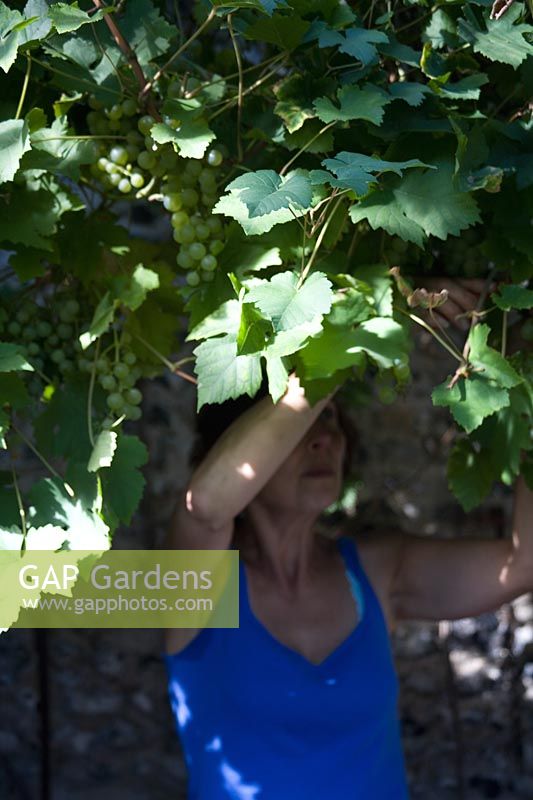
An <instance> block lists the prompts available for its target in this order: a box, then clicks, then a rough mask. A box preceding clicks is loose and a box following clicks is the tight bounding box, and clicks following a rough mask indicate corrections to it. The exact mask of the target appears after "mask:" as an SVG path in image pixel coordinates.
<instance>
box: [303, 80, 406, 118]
mask: <svg viewBox="0 0 533 800" xmlns="http://www.w3.org/2000/svg"><path fill="white" fill-rule="evenodd" d="M337 98H338V100H339V103H340V108H337V106H335V105H333V103H332V102H331V100H330V99H329V97H320V98H318V100H315V102H314V108H315V113H316V115H317V117H318V118H319V119H321V120H322V122H325V123H330V122H338V121H348V120H352V119H364V120H366V121H367V122H372V123H374V125H380V123H381V122H382V121H383V115H384V113H385V112H384V108H385V106H386V105H387V104H388V103H390V102H391V100H392V98H391V97H390V95H388V94H387V93H386V92H385V91H383V89H380V88H379V87H378V86H374V84H366V85H365V86H364V87H363V88H362V89H360V88H359V87H358V86H342V87H341V88H340V89H339V90H338V92H337Z"/></svg>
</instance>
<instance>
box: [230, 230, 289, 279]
mask: <svg viewBox="0 0 533 800" xmlns="http://www.w3.org/2000/svg"><path fill="white" fill-rule="evenodd" d="M281 263H282V261H281V257H280V251H279V247H273V246H271V245H269V244H268V243H266V242H265V241H264V240H263V239H261V238H257V239H253V240H252V239H248V238H247V237H245V236H244V235H243V233H242V230H241V229H240V228H238V227H237V225H235V224H234V223H231V227H229V226H228V233H227V236H226V245H225V247H224V250H223V251H222V253H221V254H220V255H219V256H218V264H219V267H220V269H221V270H224V271H227V272H233V273H234V274H235V275H236V276H237V277H238V278H239V279H240V280H242V279H243V278H244V276H245V275H247V274H248V273H250V272H259V271H260V270H262V269H265V268H266V267H279V266H280V265H281Z"/></svg>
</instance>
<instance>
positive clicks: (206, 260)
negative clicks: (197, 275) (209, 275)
mask: <svg viewBox="0 0 533 800" xmlns="http://www.w3.org/2000/svg"><path fill="white" fill-rule="evenodd" d="M200 266H201V267H202V269H203V270H205V271H206V272H212V270H214V269H216V268H217V260H216V258H215V256H212V255H206V256H204V257H203V258H202V260H201V262H200Z"/></svg>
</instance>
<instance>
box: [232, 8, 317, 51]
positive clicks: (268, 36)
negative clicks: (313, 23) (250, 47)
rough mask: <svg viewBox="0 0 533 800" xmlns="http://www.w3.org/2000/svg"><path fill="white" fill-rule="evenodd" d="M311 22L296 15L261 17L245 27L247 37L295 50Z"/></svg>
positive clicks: (244, 31)
mask: <svg viewBox="0 0 533 800" xmlns="http://www.w3.org/2000/svg"><path fill="white" fill-rule="evenodd" d="M309 25H310V23H309V22H306V21H305V20H303V19H301V17H298V16H296V15H293V14H291V16H283V15H281V14H274V15H273V16H272V17H270V18H267V17H260V18H259V19H258V20H257V21H256V22H254V23H253V25H249V26H247V27H246V28H244V29H243V34H244V36H245V37H246V38H247V39H252V40H254V41H259V42H268V43H269V44H275V45H277V46H278V47H279V48H281V49H282V50H294V48H295V47H298V45H299V44H300V42H301V41H302V39H303V37H304V36H305V34H306V33H307V30H308V29H309Z"/></svg>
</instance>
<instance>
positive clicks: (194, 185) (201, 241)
mask: <svg viewBox="0 0 533 800" xmlns="http://www.w3.org/2000/svg"><path fill="white" fill-rule="evenodd" d="M222 161H223V156H222V153H221V151H220V150H217V149H212V150H209V152H208V153H207V155H206V156H205V158H204V159H203V161H199V160H193V159H180V167H181V169H180V171H179V172H178V173H176V174H174V175H172V176H169V177H168V178H167V180H166V182H165V183H164V184H163V186H162V187H161V190H162V193H163V205H164V206H165V208H166V209H167V211H170V212H171V214H172V216H171V218H170V222H171V225H172V229H173V236H174V241H176V242H177V243H178V244H179V245H180V249H179V253H178V255H177V257H176V262H177V264H178V266H179V267H181V268H182V269H184V270H186V276H185V279H186V281H187V283H188V285H189V286H193V287H194V286H199V284H200V283H201V282H202V281H204V282H209V281H212V280H213V278H214V271H215V270H216V268H217V266H218V261H217V256H218V255H219V254H220V253H221V252H222V250H223V249H224V225H223V223H222V221H221V219H220V217H217V216H213V214H212V213H211V209H212V208H213V206H214V204H215V202H216V200H217V197H216V190H217V178H216V171H217V167H219V166H220V165H221V164H222Z"/></svg>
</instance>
